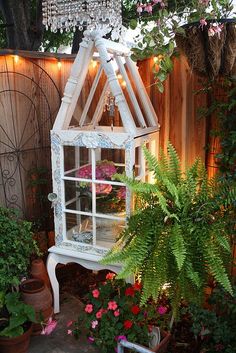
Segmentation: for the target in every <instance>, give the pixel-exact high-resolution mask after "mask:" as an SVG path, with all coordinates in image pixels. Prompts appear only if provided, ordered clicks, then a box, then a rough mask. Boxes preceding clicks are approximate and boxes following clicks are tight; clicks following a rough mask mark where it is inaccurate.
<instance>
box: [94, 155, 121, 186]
mask: <svg viewBox="0 0 236 353" xmlns="http://www.w3.org/2000/svg"><path fill="white" fill-rule="evenodd" d="M124 171H125V151H124V150H119V149H105V148H102V149H101V150H100V151H99V154H98V153H97V163H96V179H97V180H112V179H113V176H114V174H116V173H121V174H122V173H123V172H124Z"/></svg>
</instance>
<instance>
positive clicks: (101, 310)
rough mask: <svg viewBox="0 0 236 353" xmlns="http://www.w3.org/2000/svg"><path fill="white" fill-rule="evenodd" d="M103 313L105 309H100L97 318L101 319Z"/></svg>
mask: <svg viewBox="0 0 236 353" xmlns="http://www.w3.org/2000/svg"><path fill="white" fill-rule="evenodd" d="M102 314H103V309H100V310H99V311H98V312H97V313H96V318H97V319H101V317H102Z"/></svg>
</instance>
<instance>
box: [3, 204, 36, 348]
mask: <svg viewBox="0 0 236 353" xmlns="http://www.w3.org/2000/svg"><path fill="white" fill-rule="evenodd" d="M0 234H1V236H0V255H1V256H0V309H1V315H0V317H1V319H0V325H1V327H0V336H1V339H0V347H1V348H0V351H1V352H4V353H5V352H7V353H8V352H13V351H14V352H18V351H17V350H16V349H17V348H19V352H20V353H23V352H27V347H28V341H29V336H30V333H31V325H30V321H34V309H33V308H32V307H30V306H28V305H26V304H24V303H23V302H22V301H21V298H20V294H19V293H18V286H19V283H20V280H21V278H23V277H24V276H25V275H26V274H27V270H28V266H29V264H30V256H31V255H32V253H33V252H37V251H38V249H37V246H36V244H35V242H34V241H33V239H32V233H31V223H29V222H26V221H23V220H21V219H20V218H19V217H18V214H17V211H15V210H13V209H6V208H2V207H0ZM13 337H14V339H13V340H12V338H13ZM25 339H26V342H25ZM11 344H12V345H13V346H12V347H13V348H10V347H11ZM10 349H13V350H12V351H11V350H10Z"/></svg>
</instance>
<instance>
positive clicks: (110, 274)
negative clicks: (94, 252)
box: [106, 272, 116, 280]
mask: <svg viewBox="0 0 236 353" xmlns="http://www.w3.org/2000/svg"><path fill="white" fill-rule="evenodd" d="M115 276H116V274H115V273H111V272H109V273H108V274H107V275H106V279H110V280H112V279H113V278H114V277H115Z"/></svg>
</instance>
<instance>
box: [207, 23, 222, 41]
mask: <svg viewBox="0 0 236 353" xmlns="http://www.w3.org/2000/svg"><path fill="white" fill-rule="evenodd" d="M223 27H224V25H223V24H217V23H211V24H210V27H209V29H208V36H209V37H213V36H214V35H215V34H218V37H219V38H220V35H221V32H222V28H223Z"/></svg>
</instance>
